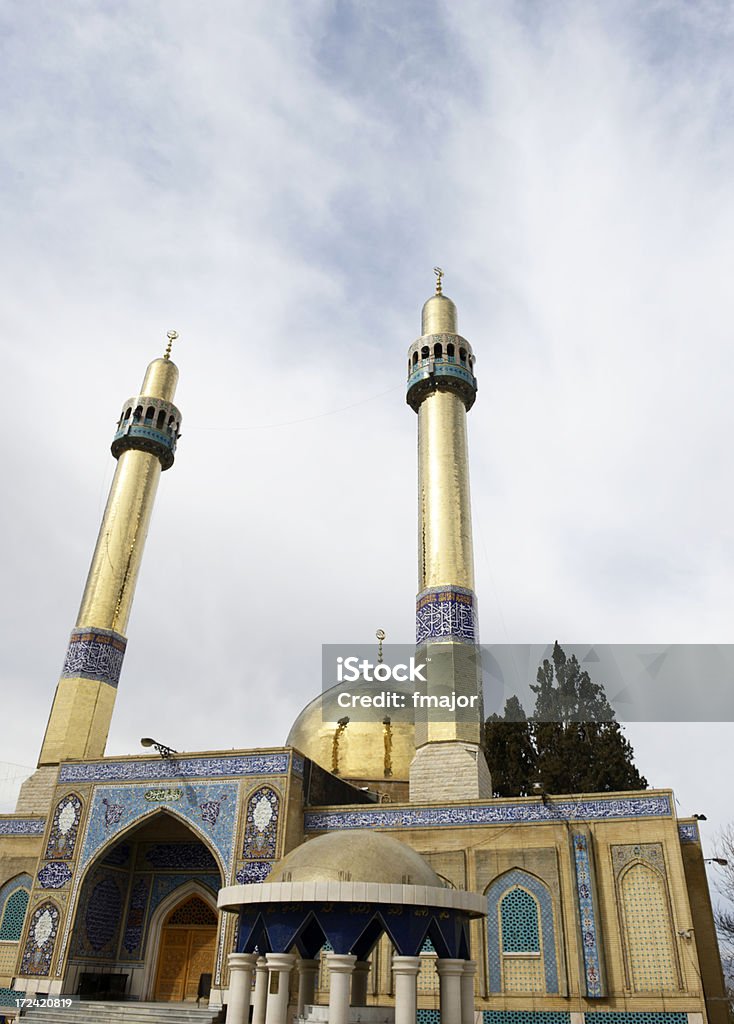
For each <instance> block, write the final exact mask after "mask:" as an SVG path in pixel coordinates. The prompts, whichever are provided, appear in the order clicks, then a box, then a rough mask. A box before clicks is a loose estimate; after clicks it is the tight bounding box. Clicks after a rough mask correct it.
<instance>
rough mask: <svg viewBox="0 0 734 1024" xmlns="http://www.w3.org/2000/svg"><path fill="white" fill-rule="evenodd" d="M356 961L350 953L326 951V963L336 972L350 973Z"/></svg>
mask: <svg viewBox="0 0 734 1024" xmlns="http://www.w3.org/2000/svg"><path fill="white" fill-rule="evenodd" d="M356 962H357V958H356V956H354V954H352V953H327V954H326V965H327V967H328V968H329V970H330V971H333V972H334V973H336V974H351V973H352V971H353V970H354V965H355V964H356Z"/></svg>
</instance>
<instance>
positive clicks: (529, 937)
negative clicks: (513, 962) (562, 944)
mask: <svg viewBox="0 0 734 1024" xmlns="http://www.w3.org/2000/svg"><path fill="white" fill-rule="evenodd" d="M500 928H501V936H502V952H503V953H505V954H507V953H537V954H538V955H540V914H539V913H538V904H537V902H536V901H535V899H533V897H532V896H531V895H530V893H529V892H528V891H527V890H526V889H520V888H519V886H515V888H514V889H510V890H509V891H508V892H507V893H506V894H505V895H504V896H503V897H502V902H501V903H500Z"/></svg>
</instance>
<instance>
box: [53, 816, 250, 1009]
mask: <svg viewBox="0 0 734 1024" xmlns="http://www.w3.org/2000/svg"><path fill="white" fill-rule="evenodd" d="M221 885H222V868H221V864H220V862H219V861H218V859H217V856H216V852H215V851H214V850H213V849H212V848H211V847H210V846H209V845H208V844H207V843H206V842H204V841H203V839H202V837H201V836H200V835H199V834H198V833H197V832H195V831H194V830H193V829H192V828H191V827H190V826H189V824H188V823H187V822H185V821H183V820H182V819H181V818H180V817H178V816H176V815H175V814H173V813H170V812H169V811H167V810H165V811H164V810H162V809H161V810H158V811H156V812H155V813H154V814H152V815H148V816H146V817H145V818H144V819H143V820H142V821H140V822H138V823H137V824H135V825H133V826H132V827H131V828H130V829H128V830H126V831H125V832H123V833H122V834H121V835H119V836H118V837H116V841H115V842H113V843H111V844H108V845H106V846H104V847H103V848H102V849H101V850H100V851H99V853H98V855H97V856H96V857H95V858H94V859H93V860H92V861H91V863H90V865H89V867H88V869H87V870H86V873H85V875H84V879H83V881H82V884H81V886H80V890H79V896H78V898H77V904H76V908H75V914H74V924H73V927H72V930H71V934H70V939H69V954H68V960H67V967H66V972H65V976H64V986H65V987H64V991H65V992H68V993H72V994H78V995H80V996H85V993H87V992H94V995H90V996H89V997H90V998H96V999H113V998H114V999H120V998H124V999H132V1000H140V1001H143V1002H145V1001H149V1000H153V999H155V998H161V999H166V1001H171V1000H175V999H191V998H193V999H196V989H197V988H198V982H199V975H200V974H208V973H214V974H215V977H214V979H213V982H214V984H213V986H212V988H213V990H214V991H215V992H216V991H217V987H218V984H219V982H218V979H217V977H216V973H217V969H215V970H213V969H212V968H213V965H214V963H215V961H216V962H217V963H219V961H220V960H221V957H222V955H223V954H222V950H223V948H224V944H225V941H230V940H229V939H228V938H227V937H226V936H225V933H224V930H223V928H222V924H221V922H220V923H219V928H217V921H218V917H219V915H218V912H217V904H216V900H217V892H218V890H219V889H220V887H221ZM192 896H197V897H198V899H199V900H200V901H201V903H202V904H203V905H204V906H205V907H206V908H207V910H206V916H205V917H204V918H203V922H204V925H205V927H207V928H209V929H211V927H212V926H213V927H214V930H215V936H216V934H217V932H218V935H219V938H218V949H217V951H216V952H215V953H214V954H213V955H211V956H209V954H208V952H205V950H206V948H207V947H206V946H205V949H204V950H202V949H199V948H198V947H196V944H195V949H194V954H195V955H194V960H195V961H196V964H194V965H193V966H192V967H191V970H190V973H191V975H192V976H193V974H194V971H195V969H196V966H197V965H198V963H199V961H201V960H207V965H206V966H205V967H202V968H201V970H199V972H198V973H197V974H196V985H195V986H194V992H193V997H192V996H191V995H190V994H186V995H184V996H177V995H176V992H177V991H178V989H177V988H175V987H173V986H172V987H171V989H170V992H169V994H168V995H167V996H160V997H158V996H156V984H157V980H158V968H159V964H160V960H161V955H160V954H161V940H162V936H163V929H164V927H165V926H167V925H168V924H169V923H170V921H169V919H170V918H171V917H172V915H173V913H174V912H175V911H176V910H177V909H179V908H181V907H182V906H183V905H184V904H186V903H187V901H188V899H189V898H190V897H192ZM193 913H194V910H193V908H190V909H189V910H188V911H187V914H193ZM199 914H200V917H201V914H202V912H201V911H199ZM192 924H193V922H192ZM210 934H211V932H208V933H207V942H208V941H209V936H210ZM191 941H193V940H191ZM216 945H217V939H216V937H215V946H216ZM190 959H191V958H190V951H189V947H187V953H186V962H187V964H188V963H189V960H190ZM184 980H185V979H184ZM185 981H186V980H185ZM179 988H180V986H179ZM190 988H191V985H190V984H189V983H188V982H186V983H185V984H184V989H185V990H186V991H187V992H188V993H190Z"/></svg>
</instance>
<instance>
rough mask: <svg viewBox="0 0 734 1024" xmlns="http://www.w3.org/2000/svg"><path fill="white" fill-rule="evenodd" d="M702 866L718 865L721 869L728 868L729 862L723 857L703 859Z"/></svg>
mask: <svg viewBox="0 0 734 1024" xmlns="http://www.w3.org/2000/svg"><path fill="white" fill-rule="evenodd" d="M703 862H704V864H720V865H721V867H722V868H728V867H729V861H728V860H726V858H725V857H704V858H703Z"/></svg>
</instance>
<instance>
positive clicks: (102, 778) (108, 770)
mask: <svg viewBox="0 0 734 1024" xmlns="http://www.w3.org/2000/svg"><path fill="white" fill-rule="evenodd" d="M289 760H290V758H289V754H288V753H280V754H242V755H233V756H231V757H173V758H170V760H169V759H164V758H155V759H151V760H140V761H95V762H92V763H87V764H63V765H62V766H61V768H60V770H59V782H136V781H143V780H150V781H151V782H153V781H157V780H165V781H167V782H173V783H175V782H180V781H181V779H207V778H219V777H226V776H240V775H285V774H286V773H287V772H288V767H289Z"/></svg>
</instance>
